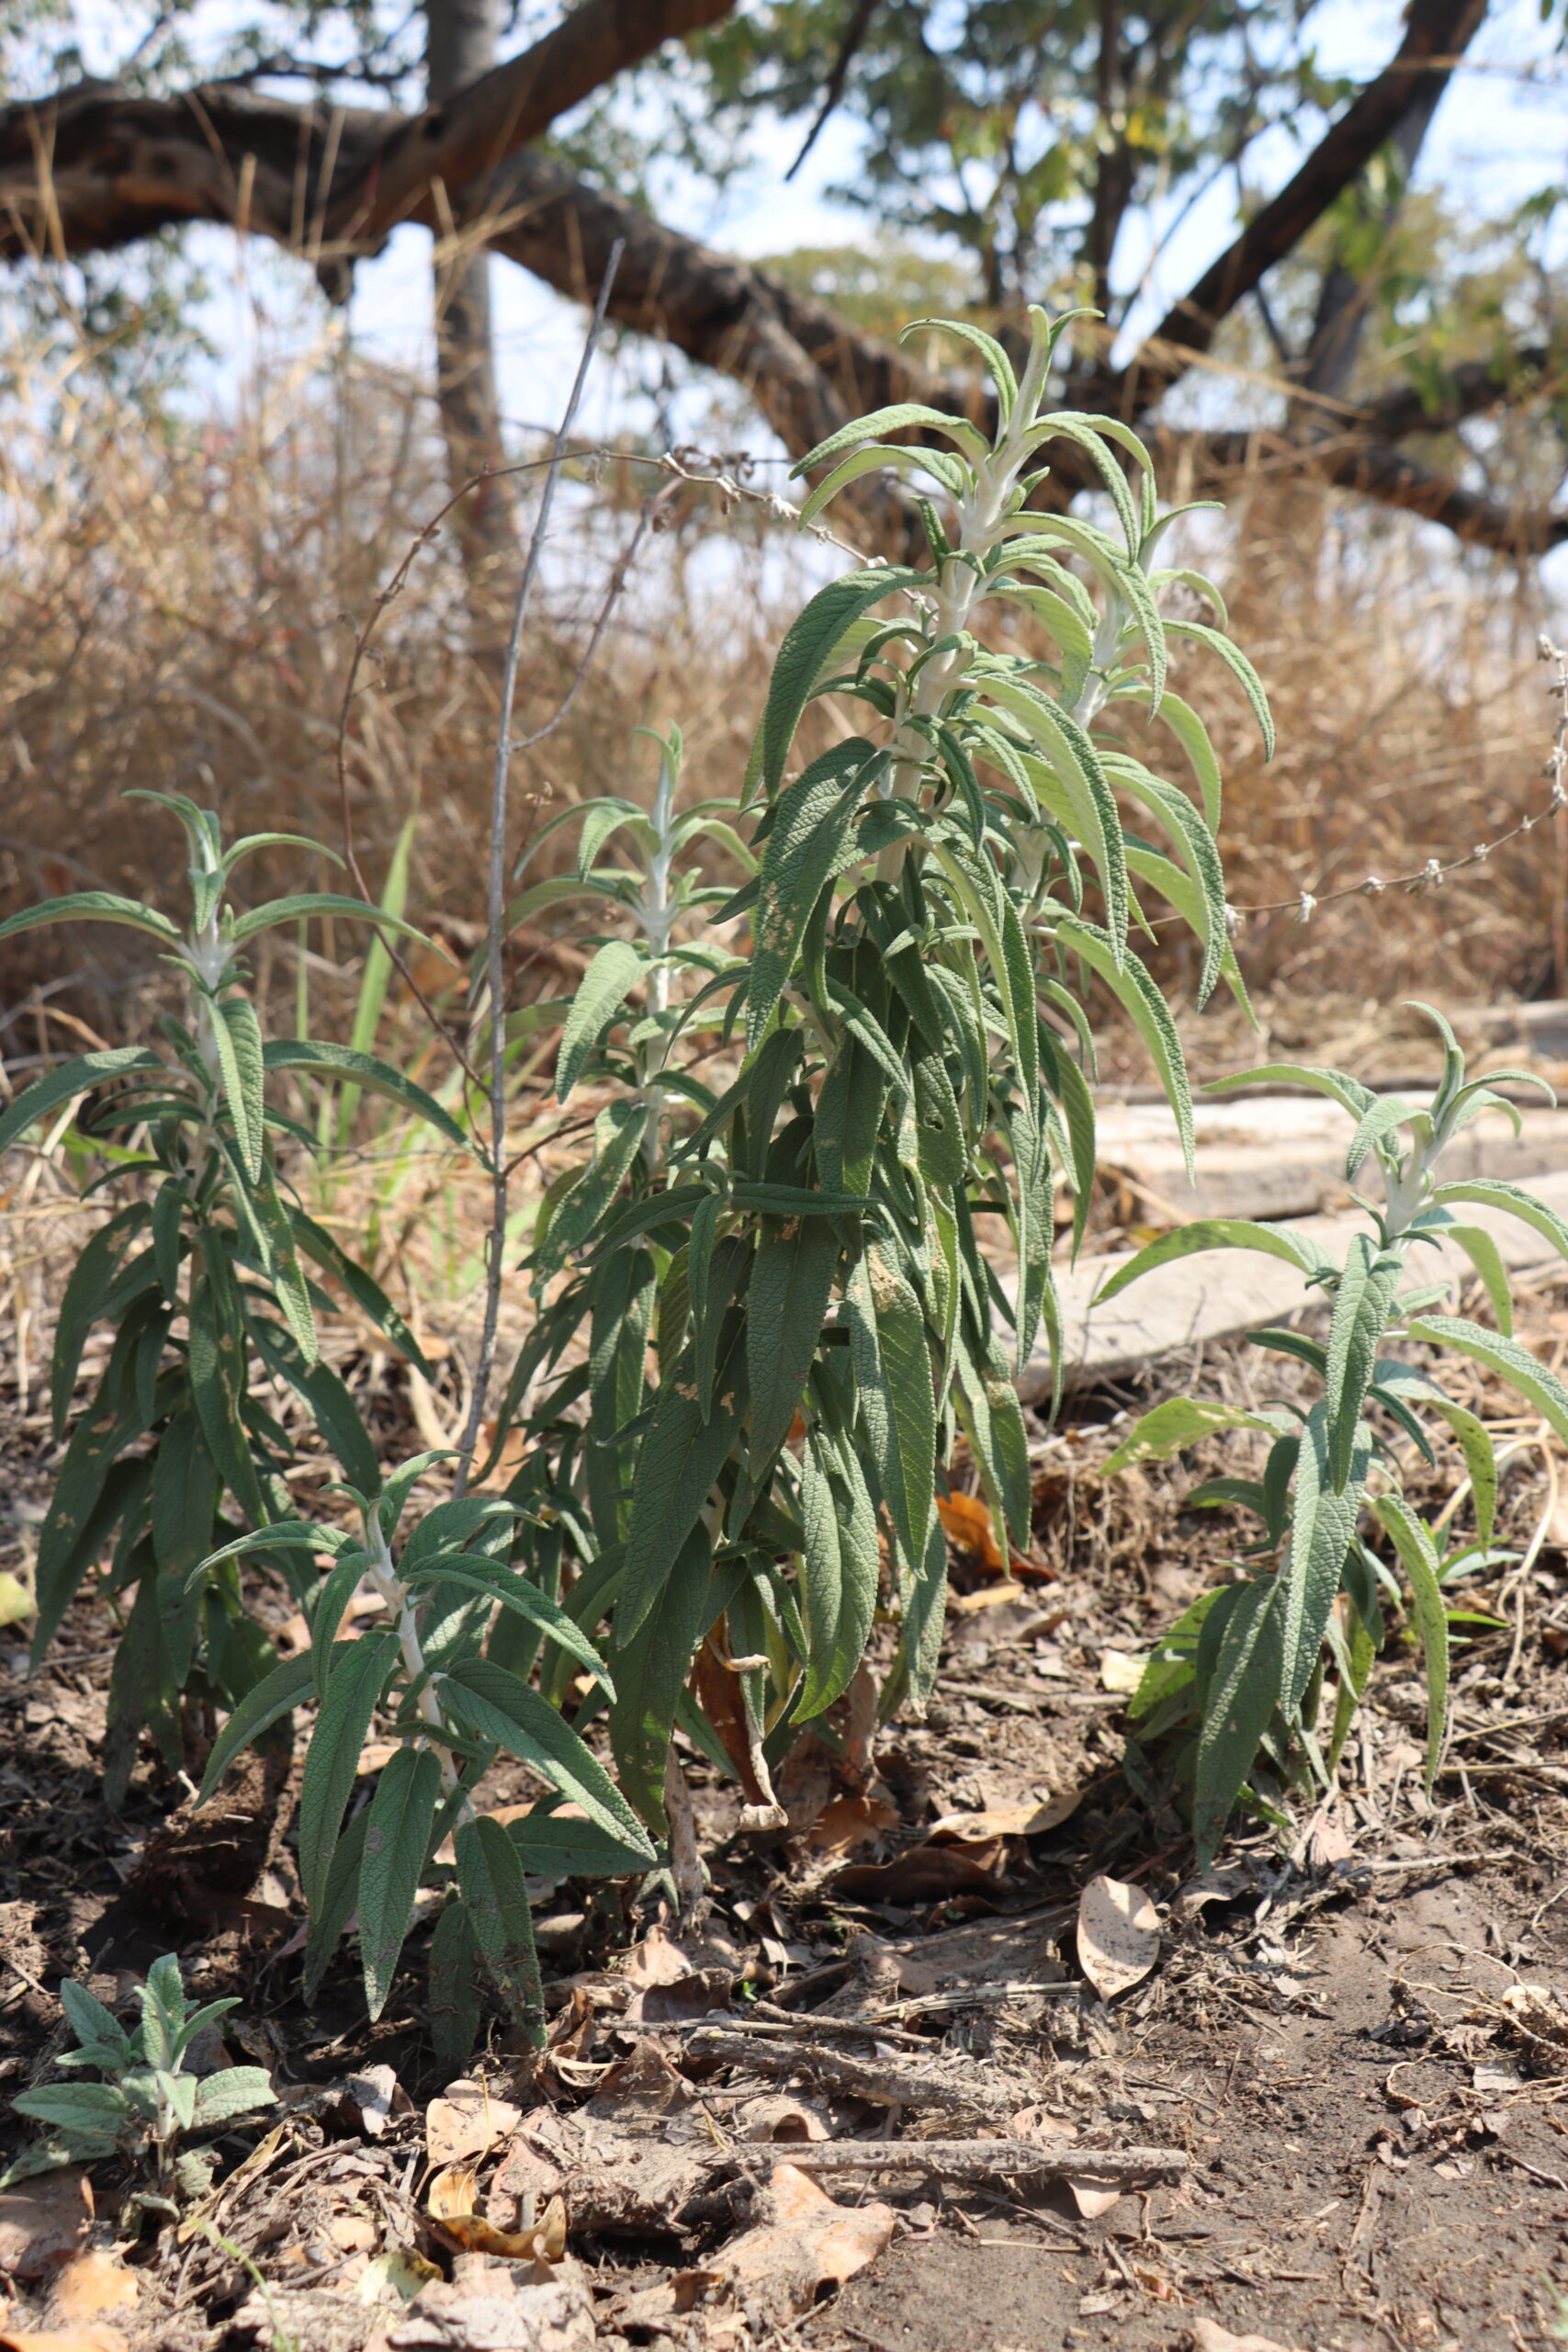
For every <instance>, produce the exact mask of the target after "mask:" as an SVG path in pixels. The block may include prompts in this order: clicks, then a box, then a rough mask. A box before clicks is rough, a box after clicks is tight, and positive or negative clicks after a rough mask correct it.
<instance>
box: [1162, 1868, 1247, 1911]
mask: <svg viewBox="0 0 1568 2352" xmlns="http://www.w3.org/2000/svg"><path fill="white" fill-rule="evenodd" d="M1257 1883H1258V1882H1257V1879H1256V1878H1255V1877H1254V1875H1253V1872H1252V1870H1251V1867H1250V1865H1249V1864H1248V1863H1247V1862H1226V1863H1225V1864H1224V1866H1223V1867H1221V1868H1219V1869H1216V1870H1207V1871H1203V1872H1202V1873H1201V1875H1200V1876H1199V1877H1197V1878H1190V1879H1189V1880H1188V1882H1187V1883H1186V1885H1185V1886H1182V1887H1179V1888H1178V1889H1177V1892H1176V1894H1174V1895H1173V1896H1172V1898H1171V1905H1170V1910H1171V1917H1173V1918H1176V1919H1193V1918H1196V1917H1197V1916H1198V1914H1199V1913H1200V1912H1201V1911H1205V1910H1207V1908H1208V1906H1209V1905H1210V1904H1211V1903H1238V1902H1239V1901H1240V1900H1241V1898H1242V1896H1243V1895H1244V1894H1251V1893H1252V1892H1253V1890H1254V1888H1255V1887H1256V1885H1257Z"/></svg>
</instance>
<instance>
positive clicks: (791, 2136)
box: [730, 2091, 829, 2140]
mask: <svg viewBox="0 0 1568 2352" xmlns="http://www.w3.org/2000/svg"><path fill="white" fill-rule="evenodd" d="M730 2129H731V2131H733V2132H734V2133H735V2136H736V2138H737V2139H738V2140H826V2139H827V2138H828V2137H829V2131H828V2122H827V2117H826V2113H825V2111H824V2110H823V2109H822V2108H821V2106H820V2105H819V2103H818V2102H817V2101H815V2100H814V2101H812V2102H811V2103H810V2104H809V2105H807V2102H806V2101H804V2100H802V2099H798V2098H789V2097H788V2096H787V2094H785V2093H784V2092H782V2091H764V2092H762V2093H761V2094H760V2095H759V2096H758V2097H757V2098H748V2099H742V2101H741V2102H740V2104H739V2107H737V2108H735V2109H733V2110H732V2113H731V2117H730Z"/></svg>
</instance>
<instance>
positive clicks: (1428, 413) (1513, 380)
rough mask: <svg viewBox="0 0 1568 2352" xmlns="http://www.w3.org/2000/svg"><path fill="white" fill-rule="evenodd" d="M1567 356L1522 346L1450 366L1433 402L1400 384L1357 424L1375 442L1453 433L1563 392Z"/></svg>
mask: <svg viewBox="0 0 1568 2352" xmlns="http://www.w3.org/2000/svg"><path fill="white" fill-rule="evenodd" d="M1563 372H1564V371H1563V355H1562V352H1561V351H1554V350H1553V349H1552V347H1551V345H1550V344H1544V343H1526V344H1520V345H1519V346H1518V347H1517V350H1513V351H1505V352H1498V353H1495V354H1493V355H1492V356H1489V357H1487V358H1485V359H1465V360H1461V362H1460V364H1459V365H1458V366H1457V367H1454V368H1449V369H1448V370H1447V373H1446V375H1445V377H1444V379H1443V383H1442V389H1441V391H1440V393H1439V394H1438V397H1437V398H1436V399H1435V400H1433V399H1431V398H1429V397H1428V395H1427V392H1425V391H1423V390H1420V389H1419V388H1418V387H1417V386H1416V385H1414V384H1398V385H1395V387H1394V388H1393V390H1392V391H1387V392H1381V393H1380V394H1379V395H1378V397H1377V398H1376V399H1375V400H1371V401H1366V402H1364V403H1363V405H1362V407H1361V408H1360V410H1359V413H1358V416H1357V423H1358V424H1360V425H1362V427H1363V429H1364V430H1365V431H1366V433H1367V434H1368V435H1370V436H1371V439H1372V440H1374V441H1403V440H1405V439H1406V438H1407V437H1408V436H1409V435H1411V434H1413V433H1451V432H1452V431H1453V429H1454V427H1455V426H1456V425H1458V424H1464V422H1465V420H1466V419H1467V418H1468V417H1472V416H1483V415H1484V414H1485V413H1486V412H1487V411H1488V410H1489V409H1495V408H1511V407H1517V406H1518V405H1520V404H1521V403H1522V402H1524V401H1535V400H1540V399H1542V398H1544V397H1546V396H1547V395H1548V394H1550V393H1552V392H1555V391H1560V390H1562V381H1563Z"/></svg>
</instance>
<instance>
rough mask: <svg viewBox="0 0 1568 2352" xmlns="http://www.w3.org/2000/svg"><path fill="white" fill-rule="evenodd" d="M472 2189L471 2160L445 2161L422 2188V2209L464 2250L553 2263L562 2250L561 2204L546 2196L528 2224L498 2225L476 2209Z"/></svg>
mask: <svg viewBox="0 0 1568 2352" xmlns="http://www.w3.org/2000/svg"><path fill="white" fill-rule="evenodd" d="M477 2204H478V2189H477V2187H476V2182H475V2167H474V2166H473V2165H446V2168H445V2170H444V2171H441V2172H438V2173H437V2174H436V2176H435V2177H434V2180H433V2181H432V2182H431V2184H430V2187H429V2188H428V2189H427V2190H426V2191H425V2211H427V2212H428V2214H429V2215H430V2218H431V2220H432V2221H433V2222H436V2223H437V2224H438V2226H439V2227H440V2229H441V2230H442V2231H443V2232H444V2233H445V2234H446V2236H447V2237H449V2238H450V2239H452V2241H453V2242H454V2244H455V2245H459V2246H461V2247H462V2248H463V2250H464V2252H465V2253H468V2254H492V2255H496V2256H499V2257H500V2258H501V2259H502V2261H503V2262H532V2263H544V2264H551V2263H557V2262H558V2261H559V2260H560V2258H561V2256H563V2255H564V2254H565V2252H566V2205H565V2202H564V2200H563V2199H561V2198H559V2197H552V2198H551V2199H550V2201H549V2203H548V2204H547V2206H546V2208H545V2210H544V2212H543V2213H542V2214H541V2215H540V2217H539V2219H538V2221H537V2222H536V2223H535V2224H534V2225H533V2226H532V2227H531V2228H528V2229H520V2230H503V2229H502V2228H500V2227H498V2225H497V2224H496V2223H495V2222H491V2221H487V2220H486V2219H485V2218H484V2216H483V2215H482V2214H480V2213H479V2212H478V2211H476V2207H477Z"/></svg>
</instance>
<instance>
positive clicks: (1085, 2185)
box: [1067, 2180, 1123, 2222]
mask: <svg viewBox="0 0 1568 2352" xmlns="http://www.w3.org/2000/svg"><path fill="white" fill-rule="evenodd" d="M1067 2187H1068V2188H1069V2189H1070V2190H1071V2191H1072V2199H1073V2203H1074V2204H1075V2205H1076V2206H1077V2209H1078V2211H1079V2213H1080V2214H1081V2215H1082V2216H1083V2219H1084V2220H1085V2221H1086V2222H1098V2221H1099V2219H1100V2215H1101V2214H1102V2213H1109V2212H1110V2211H1111V2207H1112V2205H1119V2204H1120V2203H1121V2201H1122V2195H1123V2191H1122V2190H1121V2189H1120V2188H1103V2187H1101V2185H1100V2183H1099V2182H1098V2181H1093V2180H1069V2181H1068V2183H1067Z"/></svg>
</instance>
